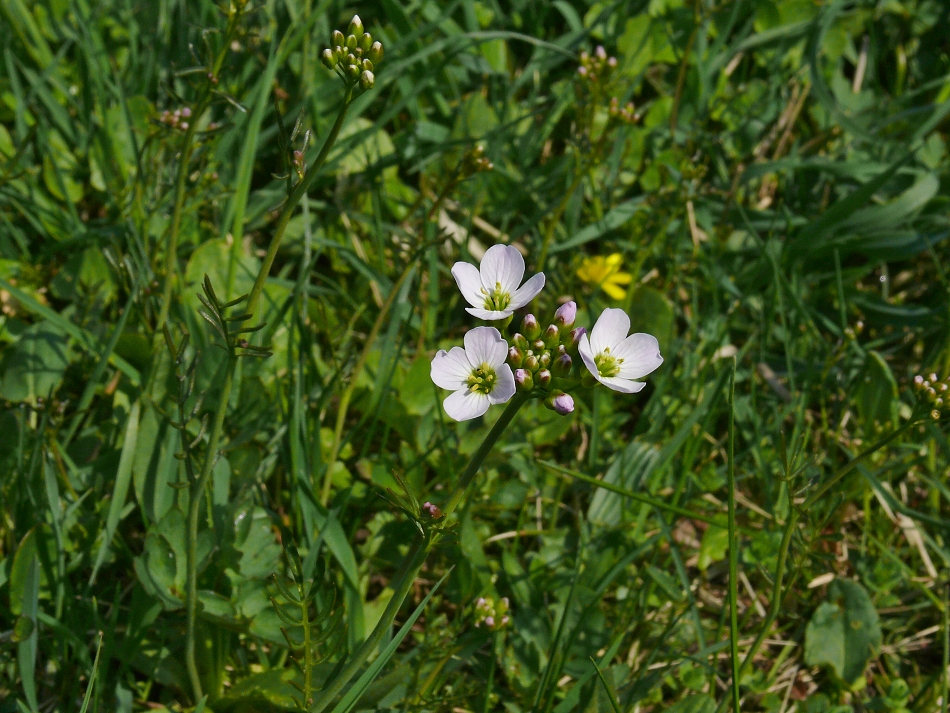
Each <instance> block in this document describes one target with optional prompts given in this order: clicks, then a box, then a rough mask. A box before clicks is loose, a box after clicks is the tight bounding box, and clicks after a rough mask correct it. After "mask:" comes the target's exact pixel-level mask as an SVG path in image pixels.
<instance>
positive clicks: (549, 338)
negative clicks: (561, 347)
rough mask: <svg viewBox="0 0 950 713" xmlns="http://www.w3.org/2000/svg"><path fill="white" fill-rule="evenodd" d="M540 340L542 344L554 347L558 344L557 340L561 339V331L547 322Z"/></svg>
mask: <svg viewBox="0 0 950 713" xmlns="http://www.w3.org/2000/svg"><path fill="white" fill-rule="evenodd" d="M541 341H542V342H544V346H546V347H547V348H548V349H554V347H556V346H557V345H558V342H560V341H561V333H560V332H559V331H558V329H557V327H556V326H555V325H553V324H549V325H548V326H547V327H546V328H545V330H544V334H542V335H541Z"/></svg>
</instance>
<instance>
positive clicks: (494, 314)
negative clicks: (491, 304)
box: [465, 307, 512, 322]
mask: <svg viewBox="0 0 950 713" xmlns="http://www.w3.org/2000/svg"><path fill="white" fill-rule="evenodd" d="M465 311H466V312H468V313H469V314H470V315H472V316H473V317H477V318H478V319H484V320H485V321H486V322H493V321H495V320H496V319H505V318H507V317H510V316H511V315H512V311H511V310H510V309H506V310H497V309H482V308H481V307H466V308H465Z"/></svg>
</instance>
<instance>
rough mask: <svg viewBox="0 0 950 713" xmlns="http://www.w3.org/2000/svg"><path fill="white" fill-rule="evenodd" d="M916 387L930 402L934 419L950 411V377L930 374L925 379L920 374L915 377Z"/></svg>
mask: <svg viewBox="0 0 950 713" xmlns="http://www.w3.org/2000/svg"><path fill="white" fill-rule="evenodd" d="M914 389H916V391H917V392H918V393H919V394H920V395H921V397H922V398H923V399H925V400H926V401H928V402H929V403H930V405H931V407H932V408H931V411H930V416H931V418H933V420H934V421H936V420H938V419H939V418H940V417H941V416H943V414H944V413H946V412H948V411H950V378H947V379H943V380H940V379H938V378H937V375H936V374H930V375H929V376H928V377H927V378H926V379H925V378H924V377H922V376H921V375H920V374H918V375H917V376H915V377H914Z"/></svg>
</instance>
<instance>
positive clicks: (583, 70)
mask: <svg viewBox="0 0 950 713" xmlns="http://www.w3.org/2000/svg"><path fill="white" fill-rule="evenodd" d="M577 73H578V74H579V75H581V76H582V77H583V76H584V75H586V74H587V67H584V66H580V67H578V68H577Z"/></svg>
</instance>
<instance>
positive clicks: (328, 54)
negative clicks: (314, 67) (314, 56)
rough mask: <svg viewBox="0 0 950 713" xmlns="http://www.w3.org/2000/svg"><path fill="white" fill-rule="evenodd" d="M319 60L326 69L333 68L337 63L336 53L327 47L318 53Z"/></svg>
mask: <svg viewBox="0 0 950 713" xmlns="http://www.w3.org/2000/svg"><path fill="white" fill-rule="evenodd" d="M320 60H321V61H322V62H323V66H325V67H326V68H327V69H333V68H334V67H336V65H337V58H336V55H335V54H333V50H331V49H329V48H328V49H325V50H323V52H321V53H320Z"/></svg>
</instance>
